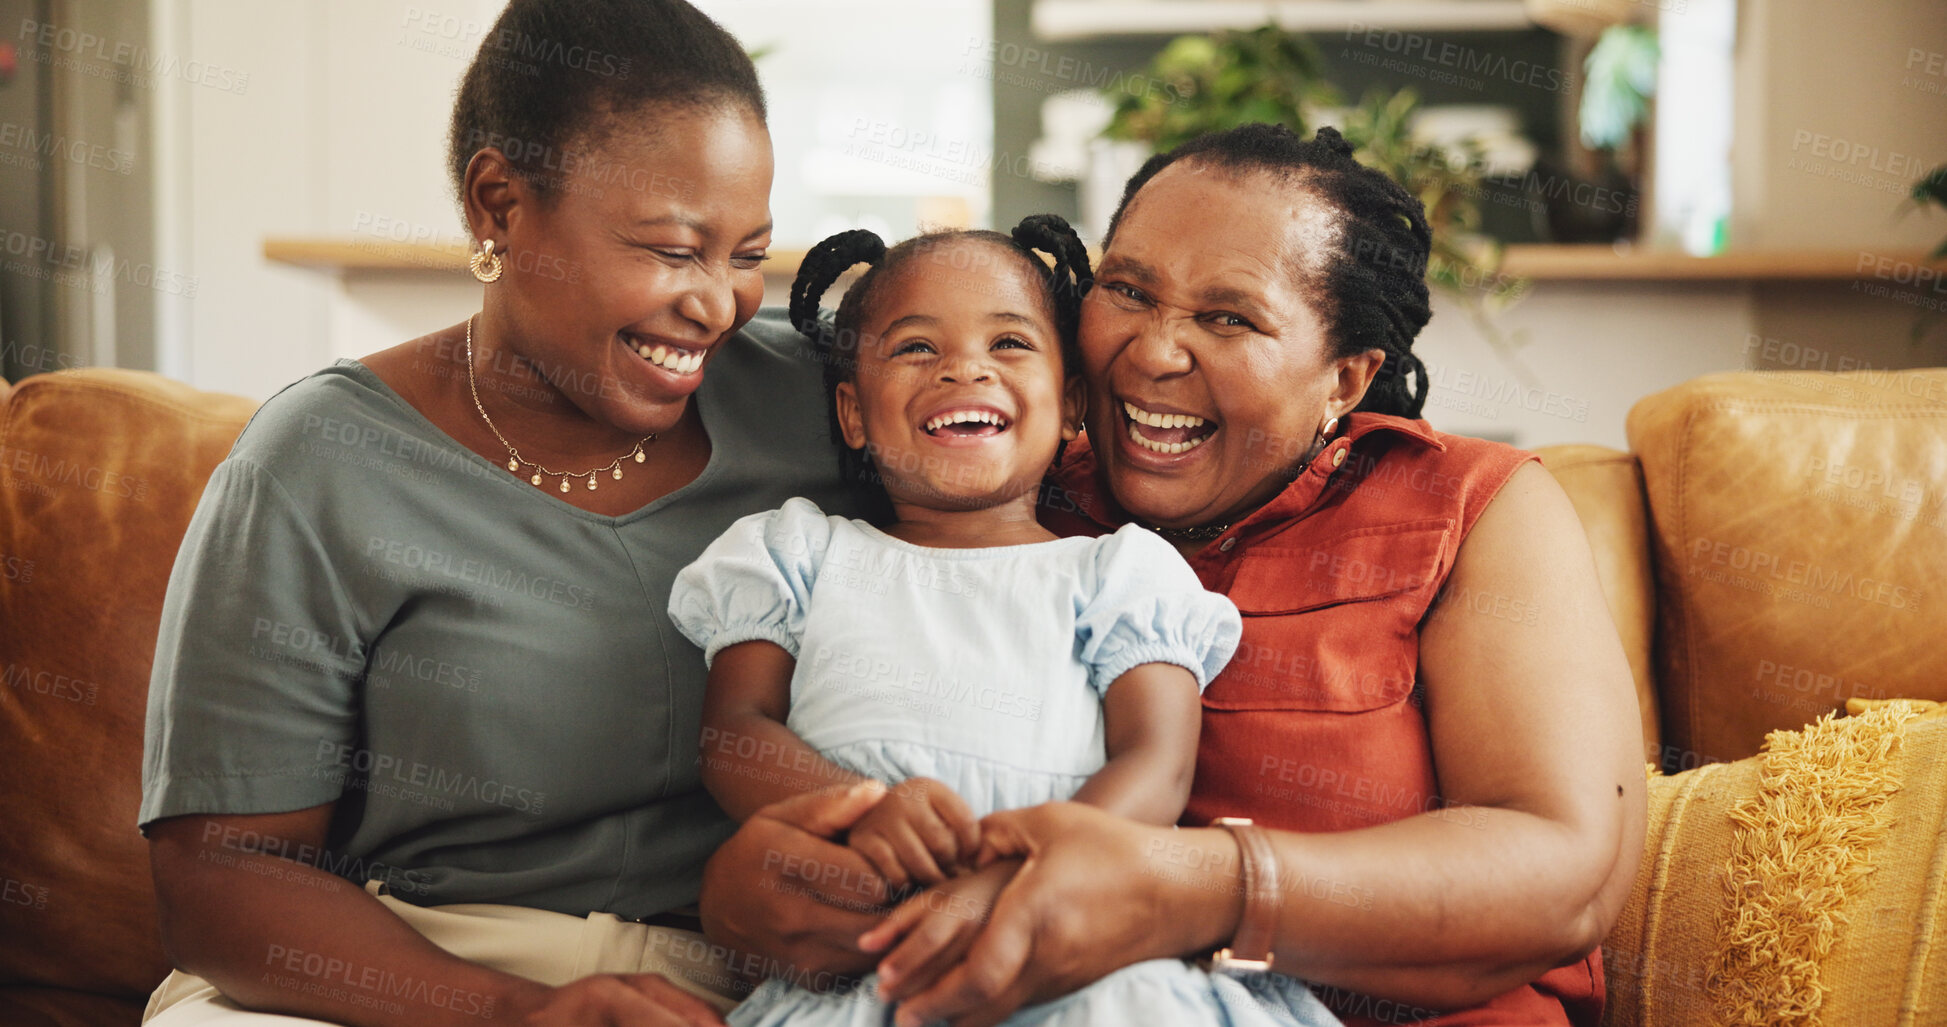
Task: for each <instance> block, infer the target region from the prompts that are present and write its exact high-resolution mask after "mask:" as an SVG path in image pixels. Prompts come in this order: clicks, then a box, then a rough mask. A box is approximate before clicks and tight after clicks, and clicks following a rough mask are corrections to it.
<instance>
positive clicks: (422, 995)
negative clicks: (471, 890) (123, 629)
mask: <svg viewBox="0 0 1947 1027" xmlns="http://www.w3.org/2000/svg"><path fill="white" fill-rule="evenodd" d="M366 890H367V891H370V892H371V893H372V894H373V895H375V896H377V897H378V900H379V901H380V902H382V903H384V904H385V907H386V908H387V909H390V910H391V911H392V912H393V913H395V914H397V915H398V917H399V919H401V920H404V921H405V922H406V923H408V924H411V925H412V927H413V929H414V930H417V931H418V932H419V933H421V934H423V935H425V936H426V938H427V940H429V941H431V942H432V943H433V944H435V945H438V946H439V947H440V948H443V949H445V950H446V951H448V952H451V953H452V954H454V955H456V956H458V957H460V958H461V959H465V960H470V961H472V962H475V963H481V964H483V965H486V966H490V967H492V968H494V969H496V970H500V971H503V972H506V973H510V974H515V975H517V976H520V977H526V978H528V979H530V980H535V981H540V982H541V983H543V984H552V985H560V984H566V983H568V982H569V981H572V980H575V979H577V978H581V977H586V976H588V975H589V974H604V973H659V974H662V975H663V976H664V977H667V978H669V980H670V982H671V983H672V984H675V985H676V986H677V987H679V988H682V989H683V990H684V991H687V992H689V993H690V994H692V995H695V996H697V997H698V998H701V999H702V1000H703V1001H705V1002H708V1003H709V1004H710V1005H712V1006H714V1007H715V1008H716V1009H717V1010H718V1011H719V1012H728V1011H729V1010H730V1009H732V1008H733V1007H735V1006H736V1004H737V1000H738V998H739V997H740V996H742V995H743V994H745V993H746V992H747V990H748V989H747V988H746V987H744V986H743V985H742V982H741V981H739V980H738V979H737V977H736V975H734V974H733V973H731V972H730V969H729V967H728V964H727V962H726V961H725V958H724V951H723V950H722V949H721V948H718V947H715V946H712V945H710V944H709V943H708V942H706V941H705V940H704V939H703V936H702V935H700V934H697V933H695V932H694V931H682V930H677V929H675V928H669V927H651V926H649V925H647V924H638V923H633V922H631V921H627V920H622V919H619V918H617V917H616V916H615V915H613V914H610V913H591V914H589V915H588V916H586V917H578V916H569V915H567V914H566V913H554V912H550V911H548V910H543V909H528V908H527V907H525V906H498V905H486V904H463V905H452V906H436V907H432V908H422V907H420V906H415V905H412V904H411V903H407V902H401V901H399V900H398V899H395V898H393V897H392V896H390V895H384V894H380V889H379V885H378V882H376V881H375V882H372V883H371V884H368V885H366ZM298 958H299V959H300V960H301V959H302V958H303V957H302V956H301V955H300V956H299V957H298ZM311 958H312V959H314V960H315V959H316V958H317V957H311ZM360 971H362V975H361V973H360ZM265 973H266V976H267V977H270V978H273V979H277V980H279V981H280V982H281V981H283V980H285V979H288V981H289V983H290V986H291V987H294V988H297V987H302V988H306V989H307V990H315V989H317V988H323V989H324V990H325V993H328V994H332V995H335V996H338V997H340V998H342V999H343V1000H344V1001H345V1002H347V1003H357V1004H363V1005H367V1006H370V1007H373V1008H379V1009H388V1008H391V1007H392V1005H397V1006H401V1007H403V1008H406V1009H410V1008H412V1006H413V1004H415V1003H426V1002H433V1003H437V1004H440V1005H443V1006H446V1007H447V1008H452V1009H465V1010H468V1011H476V1012H477V1011H479V1010H477V1009H473V1008H472V1007H475V1006H478V1005H480V1004H481V997H480V996H476V995H470V994H463V993H457V992H450V991H444V990H441V989H439V988H436V987H426V986H418V987H415V986H414V985H413V983H412V982H410V981H407V982H400V981H398V980H397V979H396V978H389V977H385V976H382V975H380V971H377V970H373V969H368V968H358V969H357V970H354V969H352V968H342V969H339V970H338V971H337V972H333V973H328V974H326V975H324V976H326V977H327V979H330V980H332V981H333V982H334V983H332V984H329V985H319V984H316V983H315V982H316V980H317V978H318V977H319V976H320V975H319V974H318V973H317V972H316V971H315V970H309V969H307V970H305V971H304V972H303V973H302V974H300V973H298V972H293V971H289V970H287V969H285V968H284V967H282V966H280V965H278V964H277V963H276V962H272V963H271V964H270V965H268V966H266V967H265ZM395 1011H397V1010H395ZM142 1022H143V1023H144V1024H148V1025H151V1027H189V1025H192V1024H213V1025H220V1027H259V1025H261V1027H273V1025H275V1027H298V1025H302V1024H323V1023H327V1022H328V1021H323V1020H308V1019H305V1018H303V1017H296V1016H280V1015H277V1014H273V1013H257V1012H252V1011H250V1010H247V1009H244V1008H243V1007H242V1006H239V1005H237V1004H236V1003H235V1002H232V1001H231V1000H229V999H228V998H225V997H224V996H223V994H222V993H221V992H219V991H217V990H216V987H215V986H214V985H212V984H210V983H209V982H208V981H205V980H203V979H202V978H201V977H195V976H192V975H190V974H186V973H183V972H182V971H180V970H178V971H175V972H174V973H171V974H170V975H169V976H168V977H166V978H164V979H163V982H162V986H161V987H159V988H157V989H156V990H155V994H153V995H151V996H150V997H149V1007H148V1009H147V1011H145V1012H144V1013H143V1014H142Z"/></svg>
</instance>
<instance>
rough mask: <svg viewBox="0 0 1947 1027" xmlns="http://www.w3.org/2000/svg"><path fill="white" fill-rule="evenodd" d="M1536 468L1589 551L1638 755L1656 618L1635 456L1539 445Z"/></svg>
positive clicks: (1655, 734)
mask: <svg viewBox="0 0 1947 1027" xmlns="http://www.w3.org/2000/svg"><path fill="white" fill-rule="evenodd" d="M1535 452H1536V454H1537V455H1538V456H1540V457H1541V462H1542V466H1544V467H1547V468H1548V473H1550V474H1552V475H1554V476H1555V480H1556V481H1557V482H1560V483H1561V486H1562V491H1564V492H1566V493H1568V500H1569V502H1570V503H1573V504H1574V505H1575V515H1576V516H1577V517H1580V518H1581V519H1582V530H1583V531H1585V532H1587V533H1588V536H1589V548H1590V549H1591V550H1593V551H1594V553H1595V570H1596V576H1597V577H1598V578H1599V579H1600V580H1601V582H1602V596H1603V598H1604V599H1606V600H1608V602H1609V615H1610V616H1611V617H1612V618H1614V619H1615V622H1616V634H1617V635H1619V636H1621V638H1622V644H1623V653H1624V654H1625V655H1626V656H1628V657H1629V674H1630V676H1631V677H1633V678H1635V679H1636V705H1637V708H1638V709H1640V710H1641V711H1642V714H1643V745H1644V748H1645V756H1644V758H1645V759H1648V760H1655V759H1656V756H1655V755H1654V754H1655V753H1656V752H1657V749H1658V743H1659V741H1660V740H1661V729H1660V728H1659V727H1658V723H1659V721H1660V719H1661V718H1660V716H1659V714H1658V711H1657V702H1656V679H1655V677H1654V674H1653V671H1652V666H1651V648H1650V643H1651V640H1652V637H1653V635H1654V627H1655V618H1656V580H1655V577H1654V575H1652V574H1651V573H1650V554H1649V546H1650V529H1649V513H1648V511H1647V510H1645V509H1644V507H1643V473H1642V470H1641V469H1640V468H1638V467H1637V466H1636V458H1635V457H1633V456H1631V455H1629V454H1628V453H1625V452H1623V451H1621V450H1619V449H1610V448H1608V447H1606V446H1547V447H1544V448H1542V449H1539V450H1536V451H1535Z"/></svg>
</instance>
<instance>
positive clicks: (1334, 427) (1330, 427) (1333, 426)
mask: <svg viewBox="0 0 1947 1027" xmlns="http://www.w3.org/2000/svg"><path fill="white" fill-rule="evenodd" d="M1338 430H1339V419H1338V418H1336V417H1334V418H1332V419H1331V420H1329V421H1326V422H1325V429H1324V430H1323V431H1321V432H1319V433H1318V434H1319V435H1321V436H1323V437H1324V438H1328V439H1329V438H1331V437H1332V433H1333V432H1335V431H1338Z"/></svg>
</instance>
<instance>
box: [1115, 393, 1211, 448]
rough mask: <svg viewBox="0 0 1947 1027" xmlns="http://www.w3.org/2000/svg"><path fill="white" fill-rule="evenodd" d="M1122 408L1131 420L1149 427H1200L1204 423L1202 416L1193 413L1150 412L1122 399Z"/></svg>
mask: <svg viewBox="0 0 1947 1027" xmlns="http://www.w3.org/2000/svg"><path fill="white" fill-rule="evenodd" d="M1122 409H1123V410H1124V411H1125V412H1127V413H1128V414H1129V419H1130V420H1131V421H1134V422H1136V423H1137V424H1146V425H1148V426H1150V427H1151V428H1200V427H1202V426H1203V424H1204V420H1203V418H1201V417H1198V416H1196V415H1195V414H1152V413H1150V412H1149V411H1147V410H1144V409H1143V408H1142V407H1139V406H1137V405H1136V404H1134V403H1131V402H1129V401H1128V400H1123V401H1122ZM1145 441H1147V440H1145ZM1197 441H1199V442H1201V441H1202V440H1201V439H1199V440H1197Z"/></svg>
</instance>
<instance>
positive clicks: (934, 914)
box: [859, 860, 1021, 1002]
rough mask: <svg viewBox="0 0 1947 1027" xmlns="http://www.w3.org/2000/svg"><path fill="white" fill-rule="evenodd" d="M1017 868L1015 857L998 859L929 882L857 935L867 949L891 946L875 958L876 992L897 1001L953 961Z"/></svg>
mask: <svg viewBox="0 0 1947 1027" xmlns="http://www.w3.org/2000/svg"><path fill="white" fill-rule="evenodd" d="M1020 868H1021V864H1020V861H1018V860H999V861H995V862H992V863H989V864H988V865H987V866H985V867H982V868H981V869H979V870H976V871H974V872H973V873H970V874H966V875H964V876H961V877H956V878H954V879H953V880H951V881H948V882H946V883H945V884H942V885H940V886H938V887H936V888H929V889H927V890H926V891H923V892H921V893H919V894H918V895H915V896H913V897H912V898H910V899H907V900H906V901H905V902H903V903H901V904H900V906H899V908H898V909H895V910H893V911H892V915H891V916H889V917H886V919H885V922H884V923H881V924H880V925H879V926H877V927H874V928H873V929H872V930H870V931H867V932H866V933H865V935H864V936H862V937H861V938H859V948H862V949H864V950H865V951H867V952H885V951H886V950H887V949H889V948H890V949H892V951H891V952H890V953H888V954H887V955H886V957H885V958H884V959H882V960H880V961H879V968H878V969H879V996H880V997H881V998H883V999H885V1000H886V1001H888V1002H897V1001H899V1000H900V999H902V998H904V997H906V996H907V995H911V994H914V993H915V992H919V991H923V990H925V989H926V987H927V986H929V985H931V984H932V983H933V982H934V981H936V980H939V978H940V975H941V974H943V973H945V972H946V971H947V970H949V969H951V968H952V967H953V966H954V965H955V964H957V963H959V962H960V958H961V957H962V956H963V955H965V954H966V951H967V947H968V946H970V945H972V944H973V941H974V938H975V937H976V936H978V935H979V934H980V928H981V925H983V924H985V923H986V922H987V916H988V914H989V913H990V912H992V911H993V908H994V898H995V897H996V896H998V895H999V894H1000V891H1001V886H1002V885H1005V884H1006V883H1007V882H1008V881H1010V880H1012V879H1013V878H1014V874H1015V872H1016V871H1018V870H1019V869H1020ZM895 945H897V947H896V948H894V946H895Z"/></svg>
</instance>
